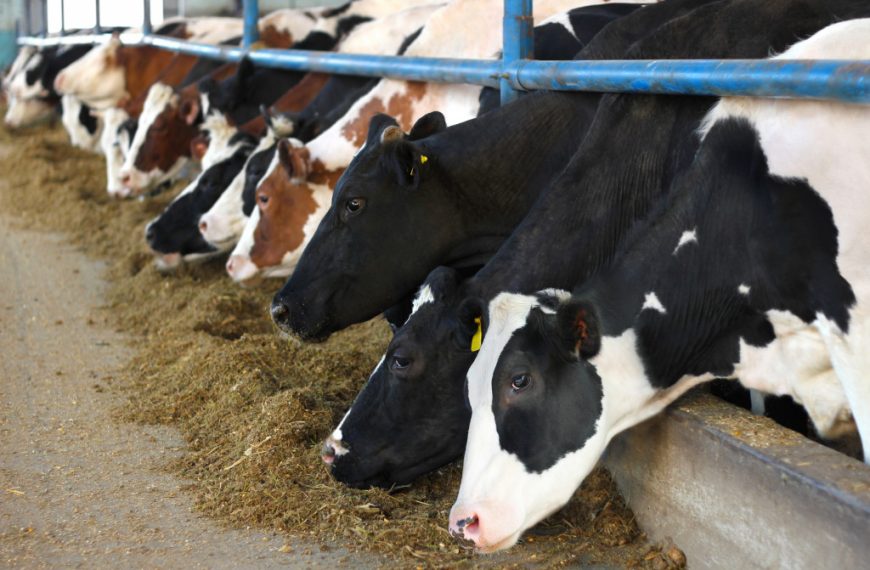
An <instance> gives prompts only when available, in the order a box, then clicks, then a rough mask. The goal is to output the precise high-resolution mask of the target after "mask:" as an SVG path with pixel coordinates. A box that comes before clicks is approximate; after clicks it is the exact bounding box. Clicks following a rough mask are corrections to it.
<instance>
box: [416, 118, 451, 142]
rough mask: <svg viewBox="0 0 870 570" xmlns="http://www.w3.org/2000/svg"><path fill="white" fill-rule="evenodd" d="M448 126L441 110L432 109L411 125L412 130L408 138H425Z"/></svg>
mask: <svg viewBox="0 0 870 570" xmlns="http://www.w3.org/2000/svg"><path fill="white" fill-rule="evenodd" d="M446 128H447V121H446V120H445V119H444V115H442V114H441V113H440V112H439V111H432V112H431V113H426V114H425V115H423V116H422V117H420V118H419V119H417V122H416V123H414V126H413V127H411V132H410V133H408V140H412V141H415V140H418V139H423V138H426V137H428V136H430V135H434V134H435V133H437V132H439V131H443V130H444V129H446Z"/></svg>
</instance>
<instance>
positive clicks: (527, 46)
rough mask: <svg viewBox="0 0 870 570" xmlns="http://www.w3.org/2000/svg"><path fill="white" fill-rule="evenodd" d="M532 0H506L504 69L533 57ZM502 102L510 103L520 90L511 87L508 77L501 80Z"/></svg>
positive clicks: (503, 27)
mask: <svg viewBox="0 0 870 570" xmlns="http://www.w3.org/2000/svg"><path fill="white" fill-rule="evenodd" d="M534 33H535V32H534V17H533V16H532V0H504V23H503V25H502V34H503V38H502V41H503V42H504V43H503V47H502V58H501V59H502V69H503V71H505V70H507V69H508V66H509V65H510V64H511V63H513V62H515V61H517V60H518V59H531V58H532V57H534V54H533V53H532V52H533V51H534V46H535V36H534ZM500 90H501V104H502V105H504V104H505V103H510V102H511V101H513V100H514V99H516V98H517V97H519V95H520V92H519V91H517V90H515V89H514V88H513V87H511V84H510V82H509V81H508V79H507V78H505V77H502V79H501V80H500Z"/></svg>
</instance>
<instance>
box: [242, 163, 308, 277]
mask: <svg viewBox="0 0 870 570" xmlns="http://www.w3.org/2000/svg"><path fill="white" fill-rule="evenodd" d="M264 200H265V202H264ZM257 207H258V208H259V209H260V221H259V222H258V224H257V228H256V229H255V230H254V246H253V247H252V248H251V261H252V262H253V263H254V264H255V265H256V266H257V267H258V268H260V269H262V268H265V267H273V266H276V265H279V264H280V263H281V261H282V260H283V259H284V254H286V253H287V252H289V251H294V250H295V249H297V248H299V247H300V246H301V245H302V242H303V241H305V232H304V231H303V230H304V227H305V222H307V221H308V218H309V217H310V216H311V214H313V213H314V212H315V211H316V210H317V202H316V201H315V200H314V191H313V190H312V188H311V187H310V186H309V185H308V183H307V182H305V181H304V180H301V179H299V178H295V177H294V178H291V177H290V175H289V174H288V172H287V170H286V169H284V168H275V169H274V170H273V171H272V172H271V173H270V174H269V176H268V177H266V179H265V180H263V181H262V182H261V183H260V186H259V188H257Z"/></svg>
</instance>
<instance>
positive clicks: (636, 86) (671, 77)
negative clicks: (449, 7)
mask: <svg viewBox="0 0 870 570" xmlns="http://www.w3.org/2000/svg"><path fill="white" fill-rule="evenodd" d="M144 2H145V4H146V10H145V22H144V25H143V30H144V29H146V28H148V27H150V17H149V16H150V11H149V10H148V9H147V8H148V3H149V2H148V0H144ZM531 9H532V0H505V13H504V27H503V30H504V49H503V58H502V60H501V61H498V60H474V59H448V58H427V57H404V56H401V57H399V56H372V55H359V54H341V53H332V52H314V51H301V50H276V49H261V50H255V51H249V49H248V48H249V47H250V46H251V45H252V44H253V43H254V42H255V41H256V39H257V16H258V13H257V0H244V39H243V41H242V47H229V46H215V45H207V44H199V43H195V42H188V41H184V40H177V39H174V38H167V37H161V36H156V35H150V34H148V33H145V34H144V35H136V34H127V35H125V36H122V39H123V40H124V41H129V42H130V43H135V42H141V43H144V44H148V45H153V46H156V47H160V48H162V49H166V50H170V51H174V52H178V53H186V54H191V55H196V56H200V57H206V58H212V59H220V60H224V61H231V62H237V61H239V60H241V59H242V58H243V57H245V56H247V57H249V58H250V59H251V60H252V61H253V63H255V64H257V65H263V66H267V67H278V68H283V69H290V70H299V71H320V72H325V73H340V74H347V75H365V76H373V77H392V78H396V79H406V80H414V81H434V82H442V83H473V84H477V85H485V86H489V87H498V88H500V89H501V95H502V101H503V102H507V101H510V100H512V99H513V98H515V97H516V96H517V94H518V93H520V92H522V91H526V90H533V89H548V90H564V91H606V92H631V93H665V94H677V93H682V94H688V95H717V96H740V95H747V96H774V97H793V98H813V99H834V100H840V101H848V102H853V103H870V61H867V60H863V61H835V60H655V61H652V60H628V61H536V60H530V59H527V58H528V57H529V56H530V55H532V53H531V52H532V45H533V41H532V40H533V36H532V33H533V32H532V16H531V13H532V12H531ZM102 37H105V36H76V37H69V36H68V37H65V38H44V39H43V38H19V43H20V44H22V45H37V46H42V45H55V44H58V43H67V44H68V43H93V42H95V41H100V39H99V38H102Z"/></svg>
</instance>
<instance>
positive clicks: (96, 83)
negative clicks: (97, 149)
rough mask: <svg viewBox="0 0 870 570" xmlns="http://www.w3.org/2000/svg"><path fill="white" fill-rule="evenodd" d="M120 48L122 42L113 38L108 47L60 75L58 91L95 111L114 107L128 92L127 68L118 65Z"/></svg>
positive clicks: (57, 84) (89, 55) (84, 58)
mask: <svg viewBox="0 0 870 570" xmlns="http://www.w3.org/2000/svg"><path fill="white" fill-rule="evenodd" d="M120 48H121V40H120V39H119V38H118V37H117V36H112V37H111V38H110V39H109V41H108V42H106V43H105V44H103V45H101V46H97V47H95V48H94V49H92V50H90V51H89V52H88V53H86V54H85V55H84V56H83V57H81V58H80V59H78V60H77V61H75V62H74V63H72V64H70V65H69V66H67V67H66V68H65V69H64V70H63V71H61V72H60V73H59V74H58V75H57V77H56V78H55V80H54V89H55V91H57V92H58V93H59V94H61V95H74V96H76V97H77V98H79V99H80V100H81V101H83V102H84V103H86V104H87V105H89V106H91V107H93V108H95V109H106V108H108V107H113V106H115V105H116V104H117V103H118V102H119V101H120V100H121V99H122V98H123V97H124V96H125V95H126V89H127V81H126V79H125V77H124V67H123V66H122V65H120V63H119V62H118V50H119V49H120Z"/></svg>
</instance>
